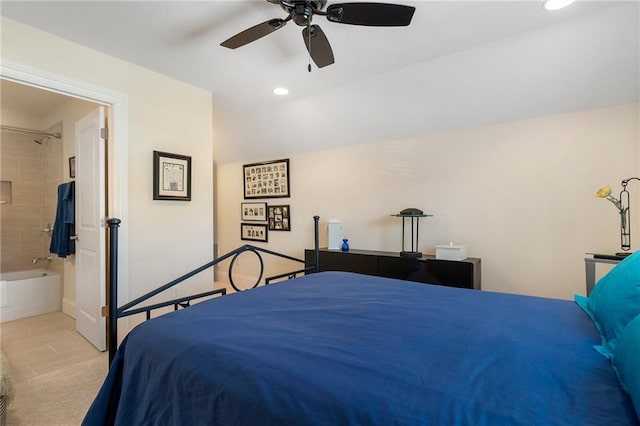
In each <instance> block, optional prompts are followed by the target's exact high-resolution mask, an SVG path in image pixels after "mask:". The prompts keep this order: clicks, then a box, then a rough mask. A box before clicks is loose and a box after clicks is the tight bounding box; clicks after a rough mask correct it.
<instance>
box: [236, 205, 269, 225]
mask: <svg viewBox="0 0 640 426" xmlns="http://www.w3.org/2000/svg"><path fill="white" fill-rule="evenodd" d="M240 206H241V210H242V212H241V213H242V220H243V221H249V222H266V220H267V203H240Z"/></svg>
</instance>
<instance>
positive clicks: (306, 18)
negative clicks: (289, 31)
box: [280, 0, 327, 27]
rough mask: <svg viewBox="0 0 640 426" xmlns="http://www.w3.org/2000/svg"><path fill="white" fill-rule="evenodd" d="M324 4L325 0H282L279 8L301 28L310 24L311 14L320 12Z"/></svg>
mask: <svg viewBox="0 0 640 426" xmlns="http://www.w3.org/2000/svg"><path fill="white" fill-rule="evenodd" d="M326 4H327V0H311V1H309V0H306V1H305V0H293V1H286V0H284V1H281V2H280V6H281V7H282V8H283V9H284V10H285V11H286V12H287V13H288V14H290V15H291V19H292V20H293V22H295V23H296V24H297V25H299V26H301V27H306V26H308V25H309V24H311V20H312V19H313V14H314V13H315V12H316V11H318V10H322V8H324V7H325V6H326Z"/></svg>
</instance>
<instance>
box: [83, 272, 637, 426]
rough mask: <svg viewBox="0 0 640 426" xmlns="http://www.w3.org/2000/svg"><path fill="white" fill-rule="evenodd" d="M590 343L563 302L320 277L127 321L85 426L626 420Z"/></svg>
mask: <svg viewBox="0 0 640 426" xmlns="http://www.w3.org/2000/svg"><path fill="white" fill-rule="evenodd" d="M623 263H624V262H622V263H621V265H622V264H623ZM597 288H598V286H596V289H597ZM603 288H604V286H603ZM638 288H640V286H639V287H638ZM594 292H595V290H594ZM583 302H584V301H583ZM594 312H595V310H594ZM590 314H592V313H590ZM634 321H637V322H638V324H639V326H637V327H636V328H637V329H638V330H640V317H639V319H637V320H634ZM627 328H628V327H627ZM634 336H635V337H634ZM636 337H637V338H638V339H637V340H640V335H632V336H631V337H626V341H625V340H624V336H620V339H619V342H617V343H618V345H619V347H622V346H624V345H623V343H624V344H625V345H627V346H629V345H631V346H633V345H634V342H635V340H636ZM600 343H602V336H601V333H600V332H599V328H598V329H597V328H596V326H594V321H592V318H590V316H589V315H587V314H586V313H585V311H583V309H581V308H580V306H578V305H577V304H576V303H574V302H573V301H566V300H554V299H544V298H538V297H530V296H517V295H510V294H502V293H492V292H486V291H476V290H466V289H458V288H449V287H441V286H435V285H428V284H420V283H413V282H408V281H401V280H394V279H387V278H378V277H372V276H364V275H358V274H353V273H346V272H321V273H315V274H309V275H306V276H303V277H299V278H295V279H292V280H289V281H284V282H279V283H276V284H271V285H268V286H262V287H257V288H255V289H252V290H250V291H245V292H241V293H235V294H231V295H226V296H223V297H220V298H217V299H212V300H208V301H205V302H201V303H198V304H195V305H193V306H191V307H189V308H188V309H184V310H180V311H177V312H173V313H169V314H166V315H162V316H160V317H157V318H154V319H152V320H150V321H147V322H145V323H142V324H140V325H138V326H137V327H136V328H134V329H133V330H132V331H131V332H130V333H129V334H128V335H127V337H126V338H125V339H124V341H123V343H122V344H121V345H120V347H119V348H118V351H117V352H116V354H115V357H114V359H113V362H112V364H111V368H110V371H109V374H108V376H107V378H106V380H105V382H104V384H103V387H102V389H101V390H100V392H99V393H98V395H97V397H96V399H95V401H94V402H93V404H92V406H91V407H90V409H89V411H88V413H87V415H86V418H85V420H84V423H83V424H86V425H100V424H121V425H140V424H145V425H374V424H375V425H533V424H537V425H639V424H640V420H639V418H638V413H636V410H635V408H634V403H633V400H632V398H631V397H630V396H629V394H628V393H627V392H628V391H631V394H632V395H634V392H635V386H636V385H635V384H632V383H630V382H627V383H626V385H625V387H624V388H623V386H622V385H621V382H620V380H619V377H618V375H619V374H620V373H621V372H624V370H625V369H626V370H628V371H630V373H629V376H628V377H631V379H633V378H634V377H636V378H637V376H636V372H635V369H634V368H633V366H632V367H629V365H633V363H634V362H636V361H634V359H635V358H634V355H633V354H634V352H633V351H632V352H631V355H629V356H627V358H629V357H630V358H629V359H630V361H629V360H627V363H626V365H622V364H620V365H619V367H618V369H617V370H614V368H612V364H611V360H609V359H607V358H606V357H604V356H603V355H602V354H601V353H599V352H598V351H596V350H595V349H594V346H598V345H599V344H600ZM633 350H635V349H633ZM637 354H639V355H640V352H639V353H637ZM620 357H621V358H622V356H620ZM639 358H640V357H639ZM639 369H640V368H639ZM616 373H618V374H616ZM638 382H639V383H640V379H639V380H638ZM625 390H626V391H625Z"/></svg>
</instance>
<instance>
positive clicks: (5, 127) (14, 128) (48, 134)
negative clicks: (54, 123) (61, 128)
mask: <svg viewBox="0 0 640 426" xmlns="http://www.w3.org/2000/svg"><path fill="white" fill-rule="evenodd" d="M0 128H2V130H10V131H12V132H22V133H31V134H33V135H43V136H53V137H54V138H58V139H60V138H61V137H62V133H57V132H56V133H47V132H40V131H38V130H29V129H23V128H21V127H13V126H5V125H1V126H0Z"/></svg>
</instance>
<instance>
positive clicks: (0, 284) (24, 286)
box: [0, 269, 61, 322]
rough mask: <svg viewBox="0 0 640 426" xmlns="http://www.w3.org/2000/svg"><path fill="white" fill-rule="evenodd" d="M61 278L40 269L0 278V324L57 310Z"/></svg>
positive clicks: (7, 274) (8, 274) (3, 275)
mask: <svg viewBox="0 0 640 426" xmlns="http://www.w3.org/2000/svg"><path fill="white" fill-rule="evenodd" d="M60 300H61V297H60V275H58V274H56V273H54V272H48V271H45V270H42V269H35V270H31V271H19V272H5V273H2V274H0V322H5V321H12V320H16V319H19V318H25V317H30V316H33V315H39V314H45V313H47V312H56V311H59V310H60Z"/></svg>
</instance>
